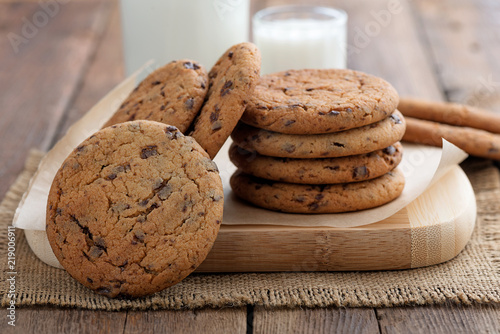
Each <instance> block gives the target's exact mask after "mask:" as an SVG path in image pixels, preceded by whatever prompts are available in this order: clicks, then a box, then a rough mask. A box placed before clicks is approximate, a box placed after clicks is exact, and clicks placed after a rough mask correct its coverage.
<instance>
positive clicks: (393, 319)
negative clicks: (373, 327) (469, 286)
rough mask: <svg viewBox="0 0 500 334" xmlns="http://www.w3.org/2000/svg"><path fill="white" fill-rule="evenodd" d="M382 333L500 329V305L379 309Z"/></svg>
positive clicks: (491, 331)
mask: <svg viewBox="0 0 500 334" xmlns="http://www.w3.org/2000/svg"><path fill="white" fill-rule="evenodd" d="M377 319H378V321H379V324H380V329H381V332H382V333H450V334H455V333H498V330H499V328H500V305H496V306H495V305H474V306H464V305H455V304H447V305H442V306H416V307H396V308H390V309H389V308H381V309H377Z"/></svg>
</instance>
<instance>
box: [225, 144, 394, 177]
mask: <svg viewBox="0 0 500 334" xmlns="http://www.w3.org/2000/svg"><path fill="white" fill-rule="evenodd" d="M402 156H403V146H402V145H401V144H400V143H399V142H397V143H395V144H393V145H391V146H388V147H386V148H384V149H382V150H377V151H375V152H370V153H366V154H361V155H353V156H349V157H341V158H325V159H320V158H318V159H292V158H276V157H269V156H265V155H260V154H258V153H256V152H251V151H247V150H245V149H243V148H241V147H239V146H237V145H236V144H234V143H233V145H232V146H231V148H230V149H229V158H230V159H231V161H232V162H233V163H234V164H235V165H236V167H238V169H240V170H241V171H242V172H244V173H247V174H250V175H253V176H256V177H260V178H264V179H268V180H274V181H280V182H289V183H301V184H333V183H347V182H359V181H365V180H370V179H374V178H377V177H379V176H382V175H384V174H386V173H387V172H390V171H391V170H393V169H394V168H396V167H397V166H398V164H399V163H400V162H401V158H402Z"/></svg>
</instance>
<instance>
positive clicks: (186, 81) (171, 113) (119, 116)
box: [103, 59, 208, 133]
mask: <svg viewBox="0 0 500 334" xmlns="http://www.w3.org/2000/svg"><path fill="white" fill-rule="evenodd" d="M207 90H208V75H207V71H206V70H205V68H204V67H203V66H202V65H200V64H198V63H197V62H195V61H192V60H189V59H181V60H176V61H173V62H170V63H168V64H167V65H165V66H163V67H161V68H159V69H157V70H155V71H154V72H153V73H151V74H150V75H149V76H148V77H147V78H146V79H144V80H143V81H142V82H141V83H140V84H139V85H138V86H137V88H136V89H135V90H134V91H133V92H132V93H130V95H129V96H128V97H127V99H125V101H123V103H122V105H121V106H120V108H119V109H118V111H117V112H116V113H115V114H114V115H113V116H112V117H111V119H110V120H109V121H108V122H106V124H105V125H104V126H103V127H107V126H110V125H113V124H118V123H123V122H128V121H133V120H150V121H156V122H161V123H164V124H168V125H173V126H176V127H177V128H178V129H179V130H180V131H181V132H182V133H184V132H185V131H186V130H187V129H188V127H189V126H190V125H191V123H192V122H193V119H194V118H195V116H196V115H197V114H198V111H199V110H200V108H201V105H202V104H203V101H204V99H205V96H206V94H207Z"/></svg>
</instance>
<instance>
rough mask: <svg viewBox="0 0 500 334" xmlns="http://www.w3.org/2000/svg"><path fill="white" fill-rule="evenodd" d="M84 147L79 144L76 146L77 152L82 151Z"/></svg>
mask: <svg viewBox="0 0 500 334" xmlns="http://www.w3.org/2000/svg"><path fill="white" fill-rule="evenodd" d="M84 149H85V145H80V146H78V147H77V148H76V150H77V151H78V152H82V151H83V150H84Z"/></svg>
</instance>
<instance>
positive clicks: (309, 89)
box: [306, 88, 314, 92]
mask: <svg viewBox="0 0 500 334" xmlns="http://www.w3.org/2000/svg"><path fill="white" fill-rule="evenodd" d="M313 90H314V88H306V92H311V91H313Z"/></svg>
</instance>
